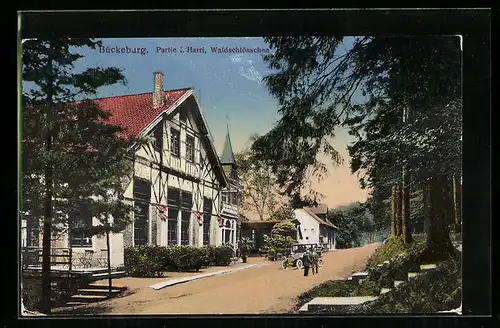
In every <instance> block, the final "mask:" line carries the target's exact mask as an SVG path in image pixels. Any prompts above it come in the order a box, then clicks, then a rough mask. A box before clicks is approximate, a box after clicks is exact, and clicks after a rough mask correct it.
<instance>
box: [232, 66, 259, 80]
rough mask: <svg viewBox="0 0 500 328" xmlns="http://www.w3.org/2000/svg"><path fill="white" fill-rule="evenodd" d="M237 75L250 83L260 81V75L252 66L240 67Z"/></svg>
mask: <svg viewBox="0 0 500 328" xmlns="http://www.w3.org/2000/svg"><path fill="white" fill-rule="evenodd" d="M238 73H239V74H240V75H241V76H243V77H244V78H246V79H248V80H250V81H255V82H261V81H262V75H261V74H260V73H259V71H257V69H256V68H255V67H253V66H250V67H244V66H240V67H239V68H238Z"/></svg>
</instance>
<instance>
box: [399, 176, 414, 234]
mask: <svg viewBox="0 0 500 328" xmlns="http://www.w3.org/2000/svg"><path fill="white" fill-rule="evenodd" d="M409 183H410V175H409V174H408V170H407V169H406V167H403V188H402V193H401V198H402V199H401V201H402V202H401V203H402V204H401V212H402V215H401V234H402V235H403V241H404V243H411V242H412V241H413V238H412V236H411V231H410V188H409V187H408V185H409Z"/></svg>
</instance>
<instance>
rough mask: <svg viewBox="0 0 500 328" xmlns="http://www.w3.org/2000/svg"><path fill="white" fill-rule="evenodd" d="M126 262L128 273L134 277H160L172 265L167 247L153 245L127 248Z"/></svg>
mask: <svg viewBox="0 0 500 328" xmlns="http://www.w3.org/2000/svg"><path fill="white" fill-rule="evenodd" d="M124 262H125V263H124V264H125V270H126V271H127V274H128V275H129V276H132V277H160V276H162V272H163V270H165V269H166V268H167V267H170V266H171V265H172V264H171V263H170V256H169V252H168V250H167V248H166V247H162V246H153V245H141V246H135V247H129V248H126V249H125V253H124Z"/></svg>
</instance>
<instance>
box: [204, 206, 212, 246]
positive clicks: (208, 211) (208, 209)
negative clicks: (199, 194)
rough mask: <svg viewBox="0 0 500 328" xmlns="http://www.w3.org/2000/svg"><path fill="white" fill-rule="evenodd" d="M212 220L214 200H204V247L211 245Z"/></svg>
mask: <svg viewBox="0 0 500 328" xmlns="http://www.w3.org/2000/svg"><path fill="white" fill-rule="evenodd" d="M211 218H212V200H211V199H209V198H206V197H204V198H203V245H205V246H207V245H210V221H211Z"/></svg>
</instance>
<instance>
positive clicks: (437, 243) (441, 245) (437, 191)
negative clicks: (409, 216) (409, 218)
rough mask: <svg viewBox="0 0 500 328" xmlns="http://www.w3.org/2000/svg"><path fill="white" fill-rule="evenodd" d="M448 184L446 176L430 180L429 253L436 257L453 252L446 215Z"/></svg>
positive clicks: (428, 214)
mask: <svg viewBox="0 0 500 328" xmlns="http://www.w3.org/2000/svg"><path fill="white" fill-rule="evenodd" d="M446 184H447V179H446V178H445V177H438V178H434V179H432V180H431V181H430V185H429V191H428V200H429V208H428V213H427V215H426V216H427V217H428V218H427V219H428V220H429V221H428V225H427V249H428V252H427V255H429V256H433V257H435V258H436V259H437V258H441V255H449V254H452V253H453V245H452V243H451V239H450V234H449V231H448V220H447V215H446V200H447V196H446V192H447V190H448V188H447V186H446ZM433 259H434V258H433Z"/></svg>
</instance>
